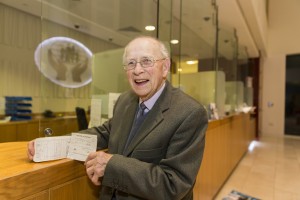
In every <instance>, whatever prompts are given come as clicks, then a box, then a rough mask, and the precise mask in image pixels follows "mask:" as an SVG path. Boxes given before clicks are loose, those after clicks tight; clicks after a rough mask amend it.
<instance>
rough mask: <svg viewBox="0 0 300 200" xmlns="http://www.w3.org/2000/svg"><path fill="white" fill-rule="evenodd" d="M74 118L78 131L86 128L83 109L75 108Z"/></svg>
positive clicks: (86, 122)
mask: <svg viewBox="0 0 300 200" xmlns="http://www.w3.org/2000/svg"><path fill="white" fill-rule="evenodd" d="M76 116H77V123H78V129H79V131H81V130H84V129H87V128H88V121H87V119H86V114H85V110H84V108H80V107H76Z"/></svg>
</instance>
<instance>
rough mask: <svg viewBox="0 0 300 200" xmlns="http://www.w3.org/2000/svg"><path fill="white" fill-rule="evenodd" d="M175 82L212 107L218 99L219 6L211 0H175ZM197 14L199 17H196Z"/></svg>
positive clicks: (173, 53) (173, 54)
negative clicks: (217, 10)
mask: <svg viewBox="0 0 300 200" xmlns="http://www.w3.org/2000/svg"><path fill="white" fill-rule="evenodd" d="M173 6H174V10H178V12H176V14H175V15H174V17H173V22H172V23H173V25H174V26H173V29H172V30H173V31H172V33H173V34H172V39H176V40H178V43H174V44H171V48H172V61H173V68H172V83H173V85H175V86H178V87H180V88H181V89H182V90H183V91H184V92H186V93H187V94H189V95H191V96H192V97H193V98H195V99H196V100H198V101H199V102H201V103H202V104H203V105H205V106H207V107H209V105H210V104H214V105H215V104H216V103H220V102H219V101H217V99H216V93H218V92H219V91H218V90H219V87H217V84H218V83H217V78H218V77H221V75H220V76H218V72H217V71H216V65H215V61H216V38H217V37H216V35H217V17H216V14H217V13H216V7H215V5H214V4H213V3H212V1H201V3H200V2H194V0H188V1H174V5H173ZM193 18H197V19H198V20H193Z"/></svg>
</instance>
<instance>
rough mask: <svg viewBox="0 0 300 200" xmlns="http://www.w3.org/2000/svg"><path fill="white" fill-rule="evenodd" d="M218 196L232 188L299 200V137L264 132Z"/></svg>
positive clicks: (266, 199)
mask: <svg viewBox="0 0 300 200" xmlns="http://www.w3.org/2000/svg"><path fill="white" fill-rule="evenodd" d="M254 144H255V145H254V146H255V147H254V149H253V150H252V151H250V150H249V152H248V153H247V154H246V155H245V157H244V158H243V159H242V160H241V162H240V163H239V165H238V166H237V168H236V169H235V171H234V172H233V173H232V175H231V176H230V178H229V179H228V180H227V182H226V183H225V185H224V187H223V188H222V189H221V191H220V192H219V194H218V195H217V197H216V198H215V200H222V199H223V198H224V197H225V196H226V195H227V194H229V193H230V191H231V190H238V191H239V192H242V193H244V194H247V195H250V196H254V197H256V198H259V199H263V200H300V137H289V136H286V137H279V136H278V137H274V136H262V137H261V138H260V140H259V141H256V142H254Z"/></svg>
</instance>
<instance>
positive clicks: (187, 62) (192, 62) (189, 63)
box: [186, 60, 198, 65]
mask: <svg viewBox="0 0 300 200" xmlns="http://www.w3.org/2000/svg"><path fill="white" fill-rule="evenodd" d="M197 63H198V60H188V61H186V64H188V65H194V64H197Z"/></svg>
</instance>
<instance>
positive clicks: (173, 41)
mask: <svg viewBox="0 0 300 200" xmlns="http://www.w3.org/2000/svg"><path fill="white" fill-rule="evenodd" d="M170 42H171V44H178V43H179V41H178V40H171V41H170Z"/></svg>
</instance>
